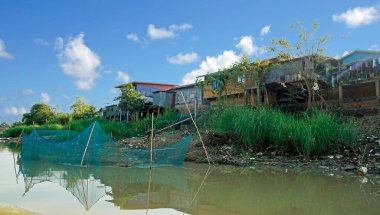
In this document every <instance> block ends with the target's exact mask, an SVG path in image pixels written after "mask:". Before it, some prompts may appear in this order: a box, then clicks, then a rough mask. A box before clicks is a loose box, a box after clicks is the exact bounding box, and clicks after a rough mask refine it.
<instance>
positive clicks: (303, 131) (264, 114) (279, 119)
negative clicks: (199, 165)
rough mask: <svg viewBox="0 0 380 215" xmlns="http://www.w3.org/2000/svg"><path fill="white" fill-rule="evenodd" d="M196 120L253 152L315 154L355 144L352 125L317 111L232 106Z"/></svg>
mask: <svg viewBox="0 0 380 215" xmlns="http://www.w3.org/2000/svg"><path fill="white" fill-rule="evenodd" d="M200 121H201V122H202V123H203V126H204V127H205V128H207V129H210V130H212V131H215V132H219V133H223V134H227V135H233V136H236V137H237V139H238V141H237V142H235V143H234V145H235V146H238V147H242V148H243V149H253V150H254V151H260V150H265V149H267V148H275V149H276V151H278V152H281V153H291V154H302V155H315V154H323V153H326V152H328V151H329V150H331V149H333V148H337V147H338V148H339V147H341V146H345V147H348V148H356V147H357V145H358V143H357V139H358V132H357V130H356V128H355V126H354V124H353V123H352V122H342V120H340V118H339V117H337V116H336V115H334V114H333V113H329V112H326V111H321V110H317V109H314V110H313V111H311V112H310V114H306V113H299V114H295V115H294V114H287V113H283V112H281V111H279V110H277V109H272V108H264V107H260V108H257V109H252V108H247V107H236V106H232V107H225V108H218V109H212V110H210V111H209V113H207V114H205V115H204V116H203V117H202V118H201V119H200Z"/></svg>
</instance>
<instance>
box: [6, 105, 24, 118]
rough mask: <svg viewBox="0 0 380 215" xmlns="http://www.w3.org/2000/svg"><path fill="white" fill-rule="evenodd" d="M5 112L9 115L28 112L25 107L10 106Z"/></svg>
mask: <svg viewBox="0 0 380 215" xmlns="http://www.w3.org/2000/svg"><path fill="white" fill-rule="evenodd" d="M5 113H6V114H7V115H13V116H18V115H23V114H25V113H26V109H25V108H24V107H20V108H17V107H10V108H5Z"/></svg>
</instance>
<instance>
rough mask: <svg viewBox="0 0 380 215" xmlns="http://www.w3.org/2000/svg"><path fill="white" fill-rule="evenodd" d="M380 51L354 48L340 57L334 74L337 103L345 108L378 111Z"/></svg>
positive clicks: (379, 102)
mask: <svg viewBox="0 0 380 215" xmlns="http://www.w3.org/2000/svg"><path fill="white" fill-rule="evenodd" d="M379 77H380V51H372V50H355V51H353V52H351V53H349V54H347V55H345V56H343V57H342V59H341V66H340V68H339V71H338V73H337V74H336V78H335V79H336V82H337V83H338V84H339V87H338V90H337V91H338V94H339V103H340V105H341V106H342V107H344V108H346V109H351V110H355V109H362V111H369V112H372V111H376V112H377V111H378V110H377V109H378V106H379V104H380V89H379Z"/></svg>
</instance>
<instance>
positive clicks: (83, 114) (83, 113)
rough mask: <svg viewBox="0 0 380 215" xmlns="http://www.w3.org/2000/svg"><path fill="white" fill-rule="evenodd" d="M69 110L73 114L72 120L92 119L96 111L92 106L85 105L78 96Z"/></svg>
mask: <svg viewBox="0 0 380 215" xmlns="http://www.w3.org/2000/svg"><path fill="white" fill-rule="evenodd" d="M70 110H71V111H72V112H73V113H72V115H73V118H74V119H80V118H88V117H93V116H94V115H95V113H96V109H95V107H94V106H92V105H87V104H86V103H85V101H84V100H83V98H81V97H80V96H78V97H76V98H75V102H74V104H73V105H71V107H70Z"/></svg>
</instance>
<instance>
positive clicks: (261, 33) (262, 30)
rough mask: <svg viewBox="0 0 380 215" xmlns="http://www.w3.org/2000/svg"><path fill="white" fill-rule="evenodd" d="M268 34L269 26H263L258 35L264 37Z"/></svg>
mask: <svg viewBox="0 0 380 215" xmlns="http://www.w3.org/2000/svg"><path fill="white" fill-rule="evenodd" d="M269 32H270V25H267V26H264V27H263V28H262V29H261V31H260V35H261V36H264V35H265V34H268V33H269Z"/></svg>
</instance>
